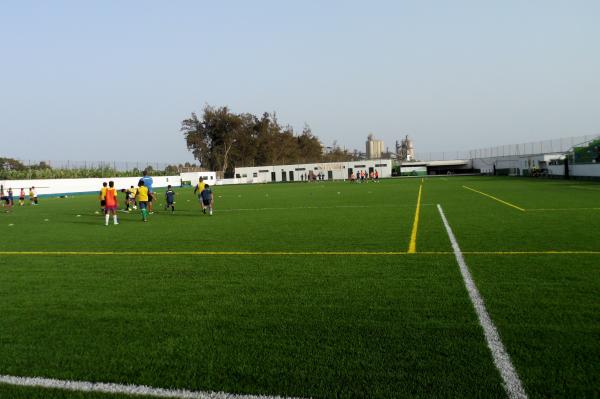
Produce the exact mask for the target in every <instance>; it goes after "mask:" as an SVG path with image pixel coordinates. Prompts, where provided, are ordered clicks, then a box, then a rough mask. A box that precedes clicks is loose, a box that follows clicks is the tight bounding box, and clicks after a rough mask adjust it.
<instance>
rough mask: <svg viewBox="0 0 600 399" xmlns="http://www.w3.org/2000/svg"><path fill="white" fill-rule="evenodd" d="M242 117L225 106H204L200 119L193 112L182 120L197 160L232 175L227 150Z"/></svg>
mask: <svg viewBox="0 0 600 399" xmlns="http://www.w3.org/2000/svg"><path fill="white" fill-rule="evenodd" d="M241 127H242V118H241V117H240V116H239V115H236V114H233V113H231V112H230V111H229V108H227V107H220V108H214V107H211V106H210V105H206V106H205V107H204V112H203V116H202V120H201V121H200V120H199V119H198V117H197V116H196V114H194V113H192V116H191V118H189V119H185V120H184V121H183V122H182V124H181V130H182V131H183V132H184V135H185V139H186V143H187V146H188V149H189V150H191V151H192V152H193V154H194V157H195V158H196V159H198V161H200V164H201V165H202V166H203V167H205V168H208V169H211V170H216V171H220V172H221V173H222V174H223V175H231V174H232V173H233V170H232V168H231V163H230V153H231V150H232V148H233V145H234V144H235V142H236V140H237V137H238V134H240V132H241V130H242V129H241Z"/></svg>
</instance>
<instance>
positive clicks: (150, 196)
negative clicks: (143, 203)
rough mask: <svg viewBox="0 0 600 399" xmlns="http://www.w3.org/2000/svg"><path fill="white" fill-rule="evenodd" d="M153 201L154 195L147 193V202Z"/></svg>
mask: <svg viewBox="0 0 600 399" xmlns="http://www.w3.org/2000/svg"><path fill="white" fill-rule="evenodd" d="M152 201H154V193H148V202H152Z"/></svg>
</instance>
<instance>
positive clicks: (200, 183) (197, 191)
mask: <svg viewBox="0 0 600 399" xmlns="http://www.w3.org/2000/svg"><path fill="white" fill-rule="evenodd" d="M204 187H206V183H204V179H203V178H200V180H199V181H198V184H196V187H194V194H198V201H200V202H201V203H202V199H201V198H200V194H201V193H202V191H204Z"/></svg>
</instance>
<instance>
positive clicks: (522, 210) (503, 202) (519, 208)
mask: <svg viewBox="0 0 600 399" xmlns="http://www.w3.org/2000/svg"><path fill="white" fill-rule="evenodd" d="M463 188H466V189H467V190H471V191H473V192H475V193H477V194H481V195H484V196H486V197H488V198H491V199H493V200H495V201H498V202H500V203H501V204H504V205H508V206H510V207H511V208H515V209H518V210H519V211H521V212H525V209H523V208H521V207H520V206H516V205H515V204H511V203H510V202H508V201H504V200H501V199H500V198H497V197H494V196H493V195H489V194H486V193H484V192H483V191H478V190H475V189H474V188H471V187H467V186H463ZM438 206H439V204H438Z"/></svg>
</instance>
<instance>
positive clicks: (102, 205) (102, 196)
mask: <svg viewBox="0 0 600 399" xmlns="http://www.w3.org/2000/svg"><path fill="white" fill-rule="evenodd" d="M106 186H107V183H106V182H104V183H102V188H101V189H100V196H99V197H98V198H100V210H101V211H102V212H104V209H105V207H106V190H107V188H106Z"/></svg>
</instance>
